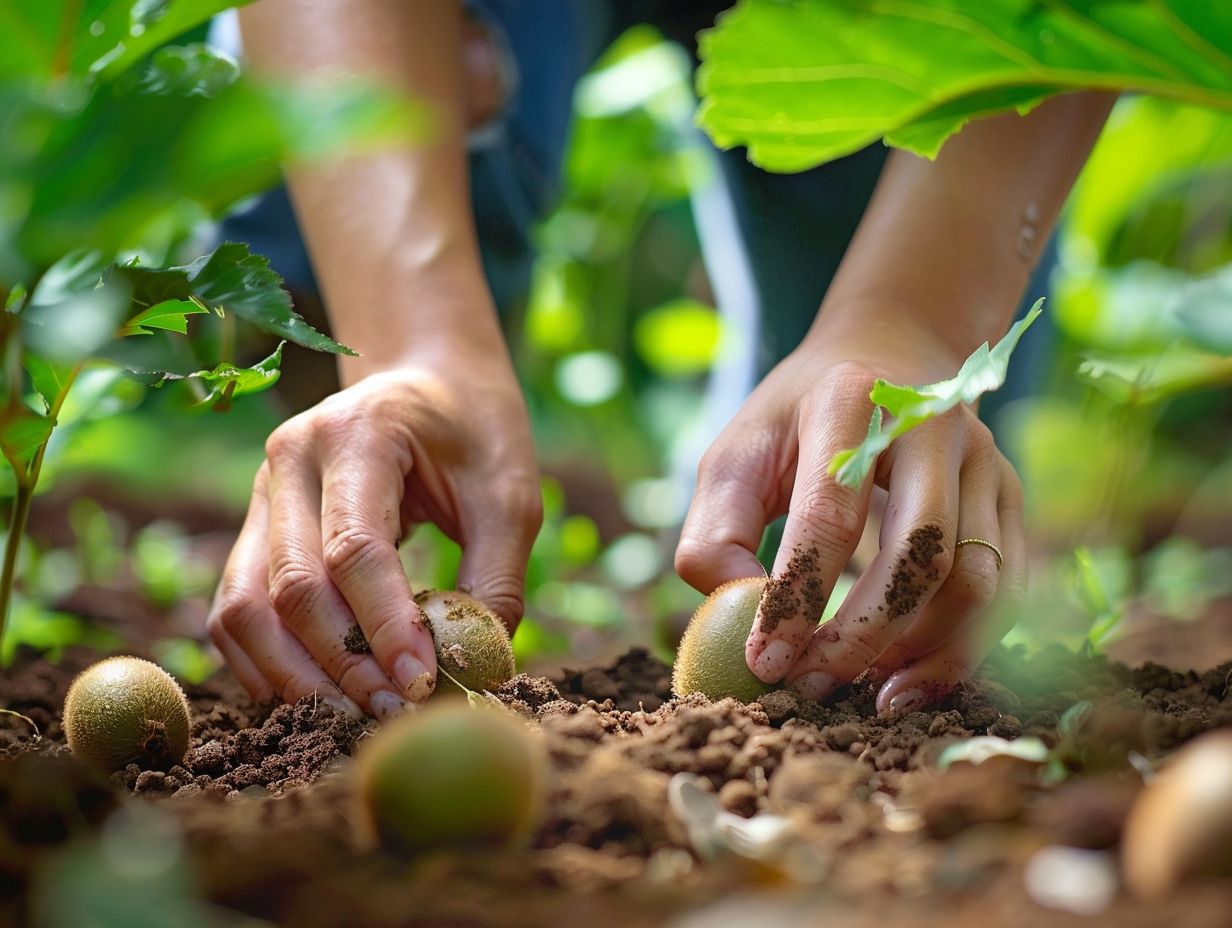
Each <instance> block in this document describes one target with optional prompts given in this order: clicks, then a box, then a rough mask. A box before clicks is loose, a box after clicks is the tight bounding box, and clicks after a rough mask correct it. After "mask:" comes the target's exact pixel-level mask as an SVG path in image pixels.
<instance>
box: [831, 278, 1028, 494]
mask: <svg viewBox="0 0 1232 928" xmlns="http://www.w3.org/2000/svg"><path fill="white" fill-rule="evenodd" d="M1043 304H1044V301H1043V299H1039V300H1036V302H1035V305H1034V306H1032V307H1031V309H1030V310H1029V311H1028V312H1027V314H1026V315H1025V316H1024V317H1023V318H1022V319H1019V320H1018V321H1017V322H1015V323H1014V325H1013V326H1011V327H1010V330H1009V331H1008V332H1007V333H1006V334H1005V337H1003V338H1002V339H1001V341H999V342H997V344H996V347H994V348H992V349H990V348H989V347H988V342H985V343H984V344H982V345H980V347H979V348H977V349H976V350H975V351H974V352H973V353H972V354H971V356H970V357H969V358H967V360H966V361H965V362H964V363H963V366H962V367H961V368H960V369H959V371H958V373H957V374H956V375H955V376H954V377H952V378H950V379H949V380H943V381H941V382H939V383H932V384H926V385H924V386H920V387H907V386H900V385H898V384H892V383H889V382H888V381H885V380H880V379H879V380H877V382H876V383H875V384H873V389H872V390H871V391H870V392H869V399H871V400H872V401H873V403H874V404H875V405H876V407H877V408H876V409H874V410H873V415H872V418H871V421H870V422H869V428H868V436H867V437H866V438H865V439H864V441H863V442H861V443H860V444H859V445H858V446H857V447H855V448H852V449H849V450H846V451H840V452H838V453H837V454H836V455H835V456H834V457H833V458H832V459H831V461H830V473H832V474H837V475H838V480H839V483H841V484H843V485H844V486H849V487H853V488H858V487H860V486H862V485H863V483H864V481H865V480H866V479H867V478H868V475H869V474H871V473H872V472H873V468H874V467H875V466H876V463H877V458H878V456H879V455H880V454H881V453H882V452H883V451H885V450H886V449H887V448H888V447H890V444H891V443H892V442H893V441H894V440H895V439H896V438H898V437H899V436H901V435H904V434H906V433H907V432H909V431H911V430H912V429H913V428H915V427H916V426H917V425H920V424H921V423H923V422H926V421H928V420H929V419H931V418H932V417H933V416H939V415H941V414H942V413H944V412H948V411H949V410H951V409H953V408H954V407H955V406H957V405H959V404H960V403H973V402H975V401H976V400H977V399H979V398H980V397H981V396H983V395H984V394H985V393H988V392H989V391H991V390H996V389H998V388H999V387H1000V386H1001V385H1002V384H1003V383H1005V375H1006V372H1007V371H1008V370H1009V363H1010V355H1011V354H1012V353H1013V351H1014V348H1015V347H1016V346H1017V345H1018V340H1019V339H1020V338H1022V334H1023V333H1024V332H1025V331H1026V330H1027V329H1028V328H1029V327H1030V326H1031V323H1033V322H1034V321H1035V320H1036V319H1037V318H1039V314H1040V313H1041V312H1043ZM882 408H884V409H885V410H886V412H888V413H889V414H890V415H891V416H893V417H894V418H893V420H892V422H891V425H890V427H889V428H884V427H883V424H882V413H881V410H882Z"/></svg>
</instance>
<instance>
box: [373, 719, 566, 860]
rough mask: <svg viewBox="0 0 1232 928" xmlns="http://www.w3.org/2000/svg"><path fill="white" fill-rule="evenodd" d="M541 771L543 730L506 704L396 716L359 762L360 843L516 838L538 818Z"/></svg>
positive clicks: (410, 845)
mask: <svg viewBox="0 0 1232 928" xmlns="http://www.w3.org/2000/svg"><path fill="white" fill-rule="evenodd" d="M545 769H546V750H545V748H544V745H543V743H542V740H541V738H540V737H539V735H538V734H537V733H536V732H533V731H531V730H530V729H529V728H527V726H526V725H525V723H523V722H522V721H521V720H520V719H518V718H516V717H515V716H513V715H511V714H510V713H508V712H507V711H505V710H504V709H500V708H497V707H495V706H476V707H472V706H471V705H470V704H468V703H465V702H450V703H443V704H437V705H434V706H430V707H429V708H427V709H424V710H423V711H421V712H416V713H409V714H406V715H403V716H400V717H399V718H397V719H396V720H395V721H394V722H392V723H390V724H388V725H386V726H385V727H384V728H383V729H382V730H381V731H380V732H378V733H377V734H376V736H374V737H373V738H372V740H371V742H370V743H369V744H367V745H365V746H364V750H362V751H361V752H360V754H359V757H358V760H357V765H356V778H355V784H356V794H357V795H356V799H357V802H358V806H359V815H358V817H357V821H358V822H359V828H360V838H361V841H362V842H363V843H364V844H365V845H367V846H372V845H374V844H376V843H384V844H386V845H387V846H392V847H397V848H400V849H402V850H405V851H412V852H414V851H422V850H427V849H429V848H434V847H444V846H457V845H466V844H486V845H497V846H509V845H514V844H517V843H519V842H521V841H524V840H526V839H527V838H529V837H530V835H531V834H532V833H533V831H534V829H535V826H536V825H537V824H538V822H539V819H540V815H541V813H542V809H543V797H544V792H545V789H544V787H545Z"/></svg>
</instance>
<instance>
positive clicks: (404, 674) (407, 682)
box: [394, 654, 436, 702]
mask: <svg viewBox="0 0 1232 928" xmlns="http://www.w3.org/2000/svg"><path fill="white" fill-rule="evenodd" d="M394 680H395V681H396V682H397V684H398V685H399V686H400V687H402V692H404V693H406V695H407V697H408V698H409V699H410V700H411V702H423V701H424V700H426V699H427V698H428V697H429V696H431V695H432V691H433V690H434V689H436V680H435V679H434V678H433V677H432V674H430V673H428V668H427V667H425V666H424V663H423V661H421V660H420V659H419V658H417V657H416V656H415V655H413V654H399V655H398V657H397V658H396V659H395V660H394Z"/></svg>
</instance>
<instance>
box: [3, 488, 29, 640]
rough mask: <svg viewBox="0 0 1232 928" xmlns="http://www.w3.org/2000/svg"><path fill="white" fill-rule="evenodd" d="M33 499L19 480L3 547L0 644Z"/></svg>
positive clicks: (6, 622) (6, 621)
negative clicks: (6, 538)
mask: <svg viewBox="0 0 1232 928" xmlns="http://www.w3.org/2000/svg"><path fill="white" fill-rule="evenodd" d="M33 499H34V488H33V487H32V486H30V485H29V484H28V483H26V482H25V481H23V480H20V479H19V480H18V481H17V495H16V496H14V497H13V512H12V515H11V516H10V517H9V535H8V541H7V542H5V546H4V570H3V572H2V573H0V642H3V641H4V627H5V626H6V625H7V624H8V619H9V606H10V605H11V603H12V599H13V573H14V571H15V570H16V569H17V553H18V551H20V550H21V538H22V536H23V535H24V534H25V532H26V520H27V519H28V518H29V517H30V503H31V502H32V501H33Z"/></svg>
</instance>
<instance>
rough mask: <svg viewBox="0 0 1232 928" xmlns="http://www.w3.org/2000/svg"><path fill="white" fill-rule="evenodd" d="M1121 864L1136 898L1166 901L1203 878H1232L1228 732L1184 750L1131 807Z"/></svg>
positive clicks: (1231, 766) (1202, 739)
mask: <svg viewBox="0 0 1232 928" xmlns="http://www.w3.org/2000/svg"><path fill="white" fill-rule="evenodd" d="M1121 863H1122V868H1123V869H1124V871H1125V883H1126V885H1127V886H1128V887H1129V888H1130V889H1131V890H1132V891H1133V892H1134V893H1135V894H1136V895H1139V896H1143V897H1146V898H1157V897H1160V896H1165V895H1167V894H1168V893H1169V892H1171V891H1172V890H1174V889H1176V888H1177V887H1178V886H1180V885H1181V884H1182V883H1185V882H1187V881H1189V880H1191V879H1195V878H1201V877H1220V876H1222V877H1227V876H1230V875H1232V731H1216V732H1210V733H1209V734H1205V735H1203V736H1202V737H1200V738H1197V739H1195V740H1194V741H1192V742H1191V743H1190V744H1188V745H1186V746H1185V747H1183V748H1182V749H1181V750H1180V751H1178V752H1177V753H1176V754H1175V755H1174V756H1173V758H1172V761H1171V762H1170V763H1169V764H1168V766H1167V767H1166V768H1164V770H1163V771H1162V772H1160V774H1159V776H1157V777H1156V778H1155V779H1154V780H1153V781H1152V782H1151V783H1149V784H1147V786H1146V787H1144V788H1143V790H1142V792H1141V793H1139V795H1138V798H1137V799H1136V800H1135V801H1134V805H1133V807H1132V808H1131V809H1130V811H1129V817H1128V818H1127V819H1126V821H1125V836H1124V838H1123V840H1122V843H1121Z"/></svg>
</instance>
